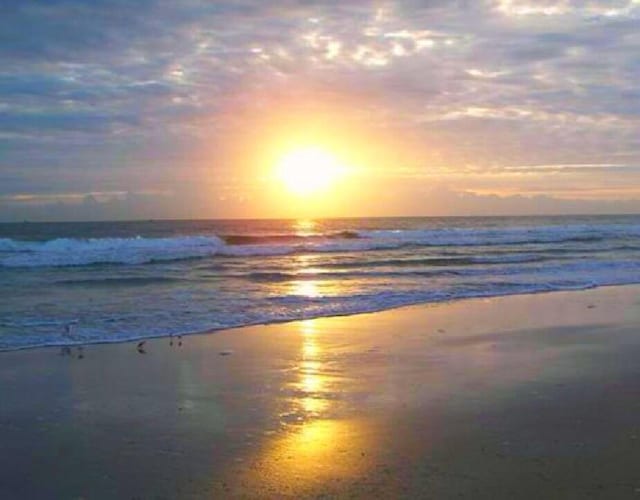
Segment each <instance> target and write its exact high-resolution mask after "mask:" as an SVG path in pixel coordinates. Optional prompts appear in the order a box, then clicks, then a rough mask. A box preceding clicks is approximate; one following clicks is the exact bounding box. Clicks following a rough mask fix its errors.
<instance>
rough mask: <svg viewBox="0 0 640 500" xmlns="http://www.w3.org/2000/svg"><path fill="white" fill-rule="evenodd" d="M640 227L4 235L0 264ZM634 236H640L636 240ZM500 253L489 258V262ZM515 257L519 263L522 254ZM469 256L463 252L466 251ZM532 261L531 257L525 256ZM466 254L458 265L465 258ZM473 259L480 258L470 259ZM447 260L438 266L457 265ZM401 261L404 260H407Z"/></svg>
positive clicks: (360, 247) (536, 239) (492, 240)
mask: <svg viewBox="0 0 640 500" xmlns="http://www.w3.org/2000/svg"><path fill="white" fill-rule="evenodd" d="M639 238H640V225H630V224H618V225H567V226H538V227H508V228H473V229H469V228H454V229H412V230H362V231H356V230H348V231H341V232H333V233H326V234H315V235H306V236H304V235H303V236H300V235H296V234H280V235H278V234H276V235H226V236H223V237H219V236H218V235H194V236H176V237H166V238H143V237H133V238H93V239H74V238H58V239H53V240H48V241H20V240H13V239H10V238H0V266H2V267H46V266H49V267H51V266H53V267H58V266H86V265H95V264H128V265H135V264H148V263H153V262H162V261H170V260H181V259H194V258H206V257H213V256H221V257H266V256H281V255H290V254H299V253H314V252H321V253H330V252H341V253H349V252H369V251H377V250H393V249H400V248H414V247H454V248H455V247H478V246H482V247H497V246H509V245H528V246H531V247H536V246H538V247H540V248H546V247H544V245H550V244H553V245H556V248H557V246H563V245H564V246H566V245H572V246H573V245H575V248H573V249H574V250H578V251H579V249H580V248H584V249H586V250H588V248H589V246H594V245H601V246H604V248H603V249H604V250H606V249H607V248H606V247H607V246H608V245H611V244H612V242H613V241H616V240H618V244H624V245H627V246H630V247H633V246H634V245H633V243H634V242H635V241H636V240H638V239H639ZM632 240H633V241H632ZM492 258H494V257H492V256H489V257H486V258H485V259H488V260H486V261H485V262H484V263H490V262H489V261H490V260H491V259H492ZM509 258H510V259H514V262H515V261H517V259H518V257H515V256H511V257H509ZM461 259H464V257H461ZM524 259H525V260H524V261H526V257H525V258H524ZM464 263H465V262H464V260H461V261H458V262H457V264H464ZM471 263H474V262H471ZM451 264H453V262H449V261H447V260H446V259H445V260H442V261H441V264H438V261H436V260H433V261H431V264H430V265H451ZM400 265H402V264H400Z"/></svg>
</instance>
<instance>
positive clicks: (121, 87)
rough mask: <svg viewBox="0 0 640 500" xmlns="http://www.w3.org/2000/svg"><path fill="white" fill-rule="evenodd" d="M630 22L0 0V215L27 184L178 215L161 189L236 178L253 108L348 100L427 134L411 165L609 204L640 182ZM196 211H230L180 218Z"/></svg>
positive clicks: (496, 12)
mask: <svg viewBox="0 0 640 500" xmlns="http://www.w3.org/2000/svg"><path fill="white" fill-rule="evenodd" d="M639 18H640V1H638V0H608V1H605V0H601V1H595V0H593V1H592V0H590V1H587V2H582V1H580V2H579V1H577V0H557V1H551V0H544V1H536V2H532V1H525V0H486V1H478V2H470V1H467V0H457V1H444V0H432V1H427V2H425V1H418V0H397V1H366V0H363V1H352V2H338V1H337V0H326V1H323V2H313V3H310V2H307V1H303V0H283V1H280V2H259V1H257V0H239V1H233V2H208V1H204V0H185V1H183V2H170V1H168V0H141V1H138V2H129V1H125V0H95V1H91V2H89V1H82V0H64V1H60V2H49V1H45V0H33V1H30V2H6V3H5V4H3V5H2V6H0V209H1V210H2V212H1V213H0V218H5V219H6V218H24V217H22V215H21V214H23V213H24V214H27V212H21V210H23V209H24V210H26V208H24V207H25V206H26V204H24V203H22V202H21V201H20V196H28V197H29V196H30V197H34V198H30V199H31V200H40V201H42V203H44V204H46V203H49V202H50V201H52V200H53V198H51V199H48V198H47V197H56V196H57V197H58V198H56V199H55V202H54V204H55V205H56V206H58V204H71V205H73V204H74V203H75V202H76V201H77V198H73V196H76V195H77V196H84V195H85V194H86V193H112V194H113V196H114V197H115V198H114V199H115V200H116V201H114V202H113V203H114V204H117V203H120V202H119V201H118V200H120V198H119V196H120V195H116V194H115V193H127V192H129V193H132V192H140V193H142V192H149V193H154V194H148V195H145V196H147V198H148V199H151V198H154V197H158V199H159V200H160V202H158V203H160V205H162V207H163V208H162V210H160V212H161V213H163V214H165V213H168V214H169V215H171V208H170V206H169V205H170V203H169V202H170V201H171V200H169V198H171V197H167V196H164V195H158V194H157V193H165V192H187V193H190V195H191V194H192V193H193V192H195V191H196V189H197V187H198V185H201V183H202V179H203V176H210V178H211V180H210V184H211V185H210V186H208V188H207V189H209V191H207V193H206V194H203V195H202V197H203V199H204V198H207V197H210V198H212V199H218V197H220V196H227V194H226V193H228V191H229V190H230V189H232V190H234V192H235V190H237V189H240V188H238V183H239V182H240V183H242V180H238V176H239V177H240V178H242V175H241V174H242V172H241V170H242V169H240V167H236V166H235V165H234V164H233V161H234V158H235V157H234V156H233V155H232V154H231V153H230V152H229V151H230V149H232V145H233V144H234V137H235V136H238V135H241V134H242V133H243V131H245V130H246V128H247V127H248V126H249V123H250V122H251V120H254V118H255V117H256V116H260V115H263V114H268V113H270V112H274V110H278V109H280V108H281V107H282V106H283V103H290V102H300V101H305V102H306V103H307V105H308V106H310V107H314V106H316V107H323V106H329V105H330V104H331V103H334V102H335V103H340V106H344V102H349V101H350V100H351V101H353V102H356V103H357V104H355V105H354V106H355V107H356V108H357V111H358V112H357V113H356V112H354V113H353V115H354V117H355V118H354V119H355V120H359V121H361V122H362V123H363V125H366V126H367V127H369V128H377V129H380V130H384V131H385V133H387V134H388V135H389V136H398V137H404V136H406V135H411V136H412V137H415V138H416V140H415V141H414V142H415V143H417V144H422V145H423V146H422V148H423V149H420V147H416V152H415V155H414V156H415V157H416V160H415V161H414V164H413V165H411V171H412V172H413V173H414V174H415V176H414V179H415V178H425V179H426V178H432V177H433V173H434V172H436V171H439V172H440V174H441V175H448V176H449V178H445V180H446V182H451V183H452V185H454V186H455V189H457V190H459V192H461V193H468V192H474V193H485V194H486V193H491V192H493V193H495V194H500V193H506V192H509V193H514V192H515V193H516V194H517V193H520V194H522V195H523V196H530V195H532V194H531V193H534V192H535V193H543V194H544V193H546V194H548V195H549V196H557V194H554V193H556V191H558V190H561V192H562V197H569V198H571V197H572V196H573V195H575V196H573V198H575V199H576V200H580V203H584V210H590V209H596V208H597V207H595V208H594V207H592V206H591V205H588V201H589V199H592V200H595V201H594V202H597V203H605V201H603V200H608V201H606V203H609V205H610V207H609V208H610V209H611V210H614V211H615V207H616V206H617V205H616V203H619V200H621V199H629V197H631V196H633V193H631V192H630V188H629V186H630V185H638V180H640V179H639V177H638V165H640V134H638V131H639V130H640V91H638V88H637V81H638V80H639V79H640V59H639V58H638V53H640V31H639V30H638V29H637V27H638V21H639ZM247 147H250V146H247ZM203 151H206V152H207V153H206V154H205V153H203ZM374 167H375V166H372V169H373V168H374ZM384 168H385V169H386V170H387V173H388V175H389V176H391V177H393V176H396V177H397V178H398V179H403V178H405V179H406V178H407V175H406V170H403V168H405V166H404V165H385V166H384ZM230 172H231V173H230ZM233 172H236V174H237V175H235V174H234V175H232V174H233ZM498 174H499V175H498ZM412 175H413V174H412ZM611 176H615V177H616V179H615V181H612V180H611V179H610V177H611ZM522 177H527V178H528V179H529V178H531V179H530V180H527V182H522V181H521V179H520V178H522ZM498 178H501V179H502V180H501V181H500V182H498V180H497V179H498ZM549 179H552V180H553V184H548V181H549ZM244 182H245V183H246V184H247V185H248V186H249V188H247V189H249V190H250V189H251V186H250V185H251V183H252V181H251V180H250V179H245V181H244ZM556 182H557V183H558V184H557V185H556V184H555V183H556ZM534 184H536V185H537V189H533V187H532V186H533V185H534ZM176 185H178V188H176ZM405 189H406V193H409V192H410V190H409V189H408V187H407V186H405ZM467 189H471V190H474V189H475V190H476V191H466V190H467ZM240 190H241V189H240ZM456 192H458V191H456ZM68 193H73V195H68ZM572 193H573V194H572ZM485 194H483V195H482V196H480V195H477V196H479V198H477V199H476V198H473V200H474V203H475V201H483V200H484V201H483V202H487V203H489V202H490V201H491V199H489V198H486V199H485V198H484V196H485ZM511 195H512V194H509V196H511ZM38 196H40V197H44V198H38ZM68 196H72V197H71V198H69V197H68ZM109 196H111V195H109ZM412 196H413V198H412V199H411V200H410V201H411V202H412V203H413V205H412V206H413V207H414V210H417V208H416V207H420V206H422V205H421V195H420V194H416V193H414V194H413V195H412ZM465 196H466V195H465ZM469 196H470V195H469ZM535 196H538V194H536V195H535ZM12 197H13V198H12ZM65 197H66V198H65ZM573 198H572V199H573ZM109 199H111V198H109ZM536 200H537V201H536V202H539V203H543V201H542V200H541V199H536ZM173 201H174V202H175V200H173ZM98 202H99V203H107V202H105V201H104V200H103V199H99V200H98ZM109 203H111V202H109ZM145 203H146V202H145ZM469 203H470V202H469ZM496 203H497V202H496ZM501 203H502V202H501ZM523 203H524V202H523ZM527 203H529V202H527ZM576 203H578V201H576ZM620 203H621V202H620ZM489 204H490V203H489ZM578 204H579V203H578ZM498 205H499V204H498ZM498 205H495V206H498ZM609 205H608V206H609ZM9 206H10V207H11V210H9V208H7V207H9ZM114 206H115V205H114ZM145 206H146V205H145ZM469 206H471V205H469ZM491 206H494V205H491ZM500 206H504V207H507V208H508V207H510V205H508V204H505V203H503V204H502V205H500ZM540 206H542V205H540ZM558 206H559V205H558ZM20 207H22V208H20ZM141 207H142V205H135V206H133V205H129V208H132V209H133V208H135V210H138V211H140V215H144V216H148V213H147V212H148V210H150V208H149V209H147V208H144V210H142V208H141ZM203 207H204V208H205V209H206V210H205V211H206V216H211V215H220V216H233V215H236V212H234V210H235V209H232V208H229V209H228V210H227V209H224V204H213V205H210V206H207V205H206V202H205V201H201V200H200V199H199V200H198V201H197V203H195V202H194V206H193V207H191V208H190V209H189V212H190V213H191V212H193V211H197V210H200V209H203ZM572 207H573V205H571V207H569V208H571V210H574V208H572ZM82 208H83V207H82V205H80V206H79V205H78V203H75V210H76V211H78V210H80V209H82ZM85 208H86V207H85ZM102 208H104V207H102ZM156 208H157V207H156ZM505 209H506V208H505ZM628 209H629V206H628V204H627V202H624V203H623V204H622V205H620V210H622V211H626V210H628ZM135 210H134V212H133V214H134V215H135V213H137V212H135ZM598 210H599V209H598ZM85 213H92V214H94V215H95V213H94V212H90V211H86V212H82V211H81V215H82V214H85ZM175 213H176V214H177V213H178V210H177V209H175ZM7 214H9V215H7Z"/></svg>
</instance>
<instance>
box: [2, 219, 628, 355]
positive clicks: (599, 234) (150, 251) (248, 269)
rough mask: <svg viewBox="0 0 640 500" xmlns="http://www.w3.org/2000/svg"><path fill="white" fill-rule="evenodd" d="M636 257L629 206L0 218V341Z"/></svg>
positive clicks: (171, 330)
mask: <svg viewBox="0 0 640 500" xmlns="http://www.w3.org/2000/svg"><path fill="white" fill-rule="evenodd" d="M639 257H640V219H639V218H638V217H635V216H601V217H522V218H487V217H485V218H480V217H478V218H397V219H348V220H347V219H345V220H332V221H318V222H316V223H309V222H306V223H298V222H295V221H157V222H153V221H149V222H112V223H65V224H4V225H0V295H1V297H2V301H1V302H0V349H15V348H23V347H31V346H36V345H62V344H68V343H92V342H111V341H121V340H127V339H139V338H146V337H153V336H162V335H170V334H180V333H190V332H199V331H205V330H211V329H220V328H229V327H235V326H242V325H250V324H256V323H271V322H278V321H286V320H293V319H301V318H311V317H317V316H328V315H336V314H352V313H358V312H368V311H377V310H382V309H388V308H392V307H397V306H401V305H408V304H416V303H426V302H438V301H444V300H452V299H459V298H465V297H489V296H497V295H505V294H518V293H537V292H544V291H552V290H571V289H584V288H589V287H594V286H600V285H614V284H628V283H640V259H639ZM68 330H70V332H68Z"/></svg>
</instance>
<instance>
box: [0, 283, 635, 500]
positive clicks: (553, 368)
mask: <svg viewBox="0 0 640 500" xmlns="http://www.w3.org/2000/svg"><path fill="white" fill-rule="evenodd" d="M639 292H640V287H638V286H635V285H631V286H619V287H602V288H597V289H594V290H587V291H574V292H553V293H545V294H530V295H516V296H508V297H494V298H477V299H467V300H459V301H452V302H448V303H439V304H429V305H420V306H410V307H404V308H399V309H394V310H389V311H384V312H378V313H371V314H359V315H353V316H340V317H329V318H317V319H310V320H304V321H294V322H288V323H280V324H271V325H264V326H250V327H244V328H240V329H235V330H225V331H220V332H215V333H211V334H203V335H191V336H184V337H182V338H177V337H173V338H171V339H170V338H162V339H156V340H151V339H149V340H147V341H146V342H145V344H143V345H142V346H140V347H137V342H128V343H118V344H108V345H90V346H85V347H84V348H83V349H82V350H78V349H77V348H76V347H74V348H72V349H71V352H70V354H69V353H65V352H64V351H63V350H61V349H60V348H59V347H50V348H37V349H29V350H23V351H13V352H4V353H0V357H1V362H0V386H1V387H2V398H1V412H0V443H1V445H0V446H1V447H2V453H0V497H2V498H283V497H284V498H286V497H289V498H307V497H309V498H316V497H320V498H327V497H329V498H331V497H356V498H372V497H381V498H638V497H640V476H638V468H637V464H638V463H640V420H639V419H638V415H640V397H639V396H640V364H639V363H638V359H640V333H639V332H640V328H639V327H640V307H639V305H640V294H639Z"/></svg>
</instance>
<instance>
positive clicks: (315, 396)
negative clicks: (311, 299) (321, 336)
mask: <svg viewBox="0 0 640 500" xmlns="http://www.w3.org/2000/svg"><path fill="white" fill-rule="evenodd" d="M300 334H301V336H302V361H301V363H300V379H299V381H298V383H297V386H298V389H299V391H300V392H301V394H302V398H301V400H300V406H301V407H302V409H303V410H304V412H305V417H309V416H317V415H318V414H319V412H320V411H322V410H323V409H324V408H326V406H327V401H326V399H325V397H324V395H323V390H324V389H325V385H326V384H325V382H326V380H325V376H324V375H323V374H322V372H321V369H322V362H321V361H320V354H321V353H320V349H319V347H318V344H317V342H316V339H315V335H316V329H315V322H314V320H308V321H303V322H301V323H300Z"/></svg>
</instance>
